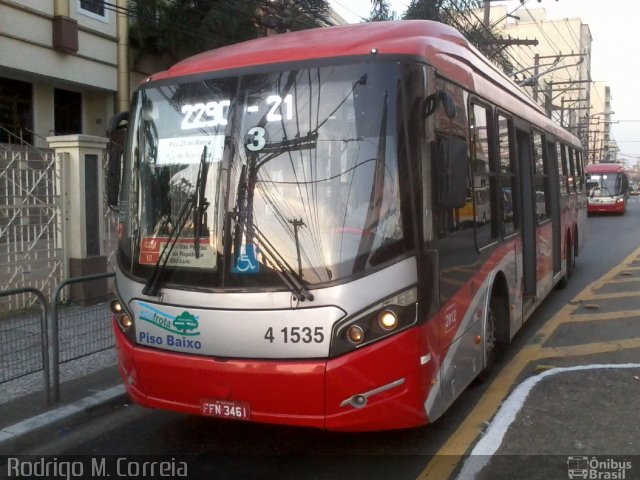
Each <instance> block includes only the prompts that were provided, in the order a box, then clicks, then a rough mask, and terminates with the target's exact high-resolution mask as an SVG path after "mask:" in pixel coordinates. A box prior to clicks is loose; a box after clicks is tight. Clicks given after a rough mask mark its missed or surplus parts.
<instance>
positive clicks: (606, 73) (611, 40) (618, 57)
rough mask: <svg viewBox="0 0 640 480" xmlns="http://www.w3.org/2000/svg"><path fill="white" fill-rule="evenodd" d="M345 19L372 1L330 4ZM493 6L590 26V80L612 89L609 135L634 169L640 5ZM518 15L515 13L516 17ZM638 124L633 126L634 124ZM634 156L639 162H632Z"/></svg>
mask: <svg viewBox="0 0 640 480" xmlns="http://www.w3.org/2000/svg"><path fill="white" fill-rule="evenodd" d="M329 3H330V4H331V5H332V7H333V8H334V9H335V11H336V12H338V13H339V14H340V15H341V16H342V17H343V18H344V19H345V20H347V21H348V22H350V23H357V22H359V21H362V19H363V18H366V17H368V16H369V14H370V11H371V0H330V2H329ZM389 3H390V5H391V9H392V10H394V11H396V12H397V13H399V14H402V13H403V12H404V11H405V10H406V8H407V6H408V5H409V3H410V0H391V1H390V2H389ZM491 5H492V6H494V5H506V6H507V8H508V10H509V11H512V10H515V9H523V8H525V7H526V8H529V9H534V8H544V9H545V10H546V11H547V18H548V19H552V20H555V19H562V18H576V17H579V18H581V19H582V22H583V23H586V24H587V25H589V29H590V31H591V36H592V37H593V41H592V44H591V48H592V58H591V77H592V79H593V80H594V81H601V82H604V83H606V84H607V85H608V86H609V87H610V88H611V97H612V102H611V108H612V109H613V111H614V112H615V114H614V115H612V118H611V119H612V121H614V122H615V121H617V122H619V123H614V124H612V125H611V127H612V136H613V138H614V139H615V140H616V141H617V142H618V147H619V149H620V151H619V158H620V159H621V160H622V159H624V160H628V161H630V162H631V163H632V164H636V163H637V162H638V161H640V95H638V94H637V91H638V89H637V87H636V85H637V84H638V81H637V79H638V78H639V75H640V41H639V40H638V30H639V29H640V25H639V24H638V20H639V19H640V2H639V1H638V0H608V1H603V0H526V1H525V4H524V6H523V5H522V4H521V2H520V0H504V1H496V0H492V2H491ZM515 15H517V11H516V12H515ZM632 120H636V121H632ZM636 157H637V158H636Z"/></svg>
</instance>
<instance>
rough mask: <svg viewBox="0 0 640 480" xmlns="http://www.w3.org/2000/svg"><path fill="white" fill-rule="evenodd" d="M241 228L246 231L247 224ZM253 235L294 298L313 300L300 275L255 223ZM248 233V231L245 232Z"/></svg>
mask: <svg viewBox="0 0 640 480" xmlns="http://www.w3.org/2000/svg"><path fill="white" fill-rule="evenodd" d="M243 230H244V231H245V232H247V230H248V226H247V225H246V223H245V224H244V227H243ZM252 230H253V232H252V233H253V237H255V238H257V239H258V242H260V250H261V251H262V252H264V253H265V254H266V256H267V257H268V259H269V261H270V262H271V263H273V264H274V265H275V267H276V268H274V270H275V272H276V273H277V274H278V276H279V277H280V279H281V280H282V282H283V283H284V284H285V286H286V287H287V288H288V289H289V290H290V291H291V293H292V294H293V296H294V297H295V298H296V300H300V301H302V302H304V301H305V300H309V301H310V302H312V301H313V299H314V296H313V294H312V293H311V292H309V290H308V289H307V287H306V285H305V284H304V280H302V277H301V276H300V275H298V273H297V272H296V271H295V270H294V269H293V268H292V267H291V265H289V264H288V263H287V261H286V260H285V259H284V258H283V257H282V255H280V253H279V252H278V250H277V249H276V248H275V247H274V246H273V245H272V244H271V242H270V241H269V240H268V239H267V237H265V235H264V234H263V233H262V232H261V231H260V229H259V228H258V227H256V225H255V224H253V226H252ZM247 233H248V232H247Z"/></svg>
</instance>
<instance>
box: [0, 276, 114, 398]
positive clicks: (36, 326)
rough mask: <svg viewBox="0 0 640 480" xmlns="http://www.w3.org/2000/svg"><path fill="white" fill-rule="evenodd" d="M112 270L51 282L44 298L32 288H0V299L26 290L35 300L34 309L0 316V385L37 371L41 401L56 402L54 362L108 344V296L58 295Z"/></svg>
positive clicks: (101, 278) (57, 366) (56, 366)
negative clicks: (53, 285)
mask: <svg viewBox="0 0 640 480" xmlns="http://www.w3.org/2000/svg"><path fill="white" fill-rule="evenodd" d="M114 275H115V274H114V273H111V272H109V273H101V274H97V275H89V276H86V277H77V278H72V279H69V280H66V281H64V282H62V283H61V284H59V285H58V286H57V287H56V289H55V291H54V293H53V295H52V296H51V301H50V303H47V301H46V297H45V295H44V294H43V293H42V292H40V291H38V290H36V289H33V288H22V289H12V290H4V291H0V298H2V297H10V296H13V295H24V294H27V293H28V294H31V295H35V297H36V299H37V301H38V302H39V303H40V310H35V309H29V310H25V311H22V312H16V313H11V314H10V315H6V314H5V315H4V316H3V317H0V385H2V384H4V383H6V382H9V381H11V380H15V379H17V378H20V377H22V376H26V375H29V374H33V373H37V372H39V371H42V373H43V384H44V391H45V393H46V398H47V402H48V403H52V402H57V401H59V399H60V364H64V363H67V362H71V361H72V360H75V359H79V358H81V357H84V356H88V355H92V354H95V353H98V352H101V351H104V350H107V349H109V348H112V347H113V346H114V337H113V331H112V329H111V313H110V310H109V302H110V301H111V299H112V296H111V295H109V294H107V295H103V296H101V297H99V298H83V299H82V300H81V301H80V302H76V303H71V302H69V301H65V300H62V298H63V296H62V293H63V291H64V290H65V288H66V287H68V286H71V285H73V284H80V283H85V284H87V283H89V282H96V281H104V282H108V281H111V278H112V277H113V276H114ZM102 291H103V292H106V291H110V289H103V290H102Z"/></svg>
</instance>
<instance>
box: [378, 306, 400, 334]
mask: <svg viewBox="0 0 640 480" xmlns="http://www.w3.org/2000/svg"><path fill="white" fill-rule="evenodd" d="M378 325H380V328H382V329H383V330H389V331H391V330H393V329H395V328H396V327H397V326H398V317H397V315H396V314H395V312H394V311H393V310H383V311H382V312H380V314H379V315H378Z"/></svg>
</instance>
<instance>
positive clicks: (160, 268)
mask: <svg viewBox="0 0 640 480" xmlns="http://www.w3.org/2000/svg"><path fill="white" fill-rule="evenodd" d="M193 204H194V196H189V197H188V198H187V201H186V202H185V203H184V205H182V208H181V209H180V213H179V214H178V221H177V222H176V223H175V224H174V225H173V228H172V229H171V232H170V233H169V238H167V243H165V244H164V247H162V251H161V252H160V257H158V261H157V262H156V264H155V266H154V267H153V272H152V273H151V276H149V278H148V279H147V283H145V284H144V288H143V289H142V293H143V294H144V295H149V296H153V297H155V296H157V295H158V292H159V291H160V280H161V277H162V273H163V272H164V271H165V269H164V267H165V266H166V265H167V262H168V261H169V257H171V252H172V251H173V247H174V246H175V244H176V241H177V240H178V238H179V237H180V233H182V230H183V229H184V226H185V224H186V223H187V219H188V218H189V215H191V211H192V210H193ZM165 222H166V223H168V222H169V219H167V220H165Z"/></svg>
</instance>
